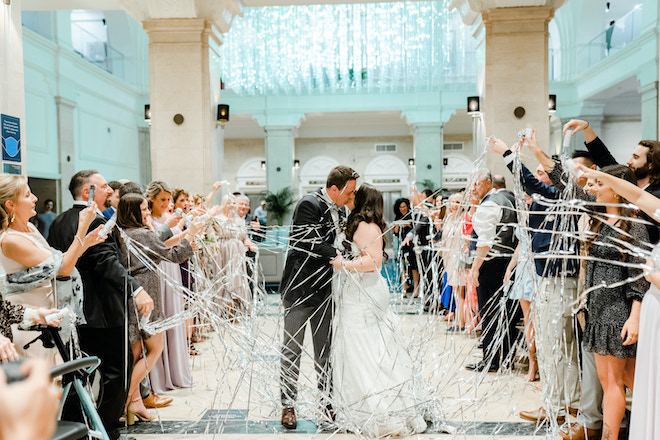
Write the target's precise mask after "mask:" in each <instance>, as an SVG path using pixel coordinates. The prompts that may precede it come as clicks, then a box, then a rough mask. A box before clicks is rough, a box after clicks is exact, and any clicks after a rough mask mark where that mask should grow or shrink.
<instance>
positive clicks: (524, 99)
mask: <svg viewBox="0 0 660 440" xmlns="http://www.w3.org/2000/svg"><path fill="white" fill-rule="evenodd" d="M553 14H554V9H553V8H552V7H550V6H535V7H506V8H494V9H488V10H484V11H482V19H483V23H484V26H485V55H486V66H485V89H484V90H485V95H484V96H483V102H482V111H483V113H484V118H485V133H484V134H485V136H491V135H493V136H496V137H498V138H500V139H502V140H503V141H504V142H506V143H507V145H511V144H512V143H513V142H515V141H516V140H517V137H516V135H517V133H518V132H519V131H520V130H522V129H523V128H526V127H534V128H535V129H536V131H537V136H538V139H539V144H540V145H541V146H542V147H543V148H547V146H548V141H549V136H548V133H549V124H548V23H549V22H550V20H551V19H552V17H553ZM518 107H521V108H523V109H524V116H522V117H520V118H517V117H516V116H515V115H514V111H515V109H516V108H518ZM488 166H489V168H490V169H491V171H492V172H493V173H494V174H495V173H500V174H503V175H508V174H510V173H509V172H508V171H506V169H505V166H504V165H503V163H502V160H501V158H495V157H493V156H492V155H489V157H488Z"/></svg>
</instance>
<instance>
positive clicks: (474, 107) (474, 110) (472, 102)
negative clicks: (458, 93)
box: [467, 96, 479, 116]
mask: <svg viewBox="0 0 660 440" xmlns="http://www.w3.org/2000/svg"><path fill="white" fill-rule="evenodd" d="M467 113H468V115H472V116H476V115H477V114H478V113H479V97H478V96H469V97H468V99H467Z"/></svg>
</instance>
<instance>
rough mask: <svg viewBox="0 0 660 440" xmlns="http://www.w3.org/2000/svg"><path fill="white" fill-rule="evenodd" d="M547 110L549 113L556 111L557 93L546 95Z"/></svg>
mask: <svg viewBox="0 0 660 440" xmlns="http://www.w3.org/2000/svg"><path fill="white" fill-rule="evenodd" d="M548 111H549V112H550V114H552V113H554V112H556V111H557V95H548Z"/></svg>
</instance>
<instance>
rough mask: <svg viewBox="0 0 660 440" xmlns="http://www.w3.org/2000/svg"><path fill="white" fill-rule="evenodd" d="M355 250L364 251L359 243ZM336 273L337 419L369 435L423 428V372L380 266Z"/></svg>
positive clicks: (333, 362) (343, 426)
mask: <svg viewBox="0 0 660 440" xmlns="http://www.w3.org/2000/svg"><path fill="white" fill-rule="evenodd" d="M353 254H354V255H358V256H359V255H360V252H359V251H358V249H357V248H356V246H355V244H353ZM367 258H368V257H367ZM337 275H338V279H337V281H336V284H335V287H336V288H335V289H333V290H334V296H335V307H336V309H335V317H334V320H333V337H332V340H333V342H332V357H331V365H332V377H333V404H334V409H335V412H336V415H337V420H336V422H337V425H338V426H339V428H341V429H345V430H348V431H352V432H356V433H357V432H359V433H362V434H364V435H366V436H370V437H382V436H388V435H392V436H406V435H410V434H414V433H419V432H423V431H424V430H425V429H426V426H427V425H426V422H425V420H424V417H423V416H422V408H421V407H422V397H421V396H420V390H422V389H423V387H422V384H421V383H420V381H421V378H420V377H419V375H416V373H415V369H414V368H413V362H412V360H411V357H410V354H409V353H408V350H407V348H406V344H405V342H404V340H403V334H402V332H401V330H400V328H399V323H398V319H397V316H396V315H395V314H394V312H393V311H392V310H390V308H389V299H390V295H389V289H388V286H387V282H386V281H385V279H384V278H383V277H382V275H381V274H380V268H379V269H378V270H377V271H375V272H366V273H360V272H346V271H344V272H343V273H339V274H337Z"/></svg>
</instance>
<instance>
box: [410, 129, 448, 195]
mask: <svg viewBox="0 0 660 440" xmlns="http://www.w3.org/2000/svg"><path fill="white" fill-rule="evenodd" d="M443 127H444V124H443V123H437V122H423V123H416V124H413V143H414V148H415V180H416V182H417V188H418V189H420V190H421V189H423V188H422V187H421V185H420V184H421V182H422V181H424V180H430V181H432V182H433V188H432V189H434V190H435V189H440V188H442V185H443V183H444V180H443V177H442V153H443V134H444V133H443Z"/></svg>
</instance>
